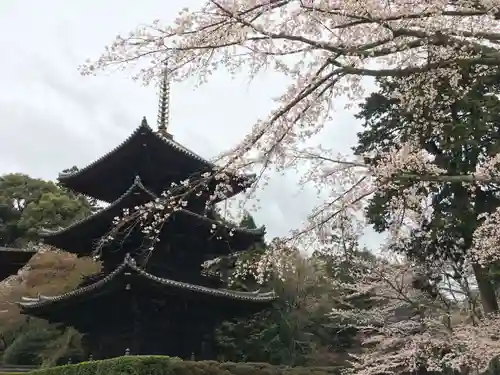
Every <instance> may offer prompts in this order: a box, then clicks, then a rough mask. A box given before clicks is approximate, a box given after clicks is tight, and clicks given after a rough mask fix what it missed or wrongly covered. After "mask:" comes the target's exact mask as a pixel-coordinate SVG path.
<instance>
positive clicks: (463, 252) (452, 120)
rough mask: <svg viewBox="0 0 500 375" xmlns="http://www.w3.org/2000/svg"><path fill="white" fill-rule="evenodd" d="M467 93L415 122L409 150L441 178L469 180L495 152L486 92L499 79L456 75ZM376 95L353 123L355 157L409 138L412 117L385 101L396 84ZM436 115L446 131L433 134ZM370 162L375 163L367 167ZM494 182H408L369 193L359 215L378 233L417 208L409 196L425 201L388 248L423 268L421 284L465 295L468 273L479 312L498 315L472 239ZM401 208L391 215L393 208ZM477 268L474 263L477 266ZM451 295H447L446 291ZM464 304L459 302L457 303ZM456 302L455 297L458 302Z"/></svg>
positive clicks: (440, 87) (439, 87)
mask: <svg viewBox="0 0 500 375" xmlns="http://www.w3.org/2000/svg"><path fill="white" fill-rule="evenodd" d="M461 79H463V80H467V81H468V82H469V84H470V85H471V86H474V87H476V89H475V91H469V92H468V93H467V94H466V95H464V96H463V97H461V98H460V99H457V100H456V101H454V102H453V103H452V104H451V105H447V106H446V107H445V108H441V107H442V104H441V102H442V100H438V101H437V102H436V103H435V104H434V105H433V106H429V108H428V110H427V112H426V113H425V116H426V117H427V118H424V117H423V118H421V119H420V121H423V122H425V124H427V125H424V124H423V125H422V126H421V128H420V132H421V133H420V134H419V137H418V144H417V143H416V141H415V145H414V147H420V151H422V152H427V153H428V155H429V157H430V158H432V161H431V162H430V163H432V164H433V165H435V166H436V167H437V168H439V169H440V170H442V171H443V173H445V174H448V175H456V174H461V173H463V174H469V173H473V172H474V171H475V170H476V169H477V168H478V166H479V164H480V162H481V161H482V160H484V159H485V158H488V157H489V156H491V155H495V154H496V153H497V152H498V151H499V150H500V137H499V134H500V125H499V124H500V121H499V120H500V117H499V115H498V113H499V110H500V100H499V99H498V98H497V97H496V96H495V95H489V94H490V93H491V92H500V75H498V74H497V75H496V76H493V77H488V78H484V77H481V76H478V75H477V74H475V73H474V72H473V71H472V70H471V69H467V70H465V71H464V72H463V77H462V78H461ZM379 83H380V90H379V91H378V92H377V93H374V94H372V95H371V96H370V97H368V99H367V100H366V102H365V103H364V104H363V106H362V111H361V112H360V114H359V116H358V117H359V118H361V119H363V120H364V127H365V130H364V131H363V132H361V133H360V134H359V139H360V141H359V145H358V147H357V148H356V152H357V153H358V154H365V155H368V154H377V155H380V154H381V153H383V152H386V151H388V150H389V149H391V148H398V147H400V146H398V144H400V142H401V140H405V139H407V138H408V137H409V134H408V131H409V130H410V129H411V126H410V125H411V122H412V121H413V116H414V114H412V113H408V112H406V110H405V108H404V106H402V105H401V102H400V100H399V99H394V98H392V97H391V93H392V92H393V91H394V90H398V89H399V83H398V82H397V81H394V80H380V81H379ZM435 90H436V92H437V93H438V95H439V97H440V98H441V97H448V96H449V95H450V84H449V82H448V81H438V82H436V85H435ZM437 110H440V111H441V112H442V113H443V114H447V116H448V124H447V126H446V127H441V128H438V129H436V128H435V127H432V125H431V124H430V121H429V120H430V119H431V118H432V116H433V113H434V112H435V111H437ZM372 162H374V163H375V162H376V160H373V161H372ZM499 187H500V185H499V184H497V183H493V182H492V183H489V184H484V183H480V182H477V183H471V184H469V186H464V185H463V184H462V183H461V182H459V181H458V182H441V183H434V184H428V185H427V186H425V187H424V186H418V183H417V182H416V181H415V180H412V179H408V180H405V181H402V182H401V183H393V185H392V188H391V189H385V190H382V191H379V192H377V193H376V194H375V195H374V197H373V199H372V200H371V201H370V204H369V206H368V209H367V217H368V219H369V221H370V222H371V223H373V224H375V228H376V229H377V230H379V231H382V230H387V229H389V228H394V227H395V226H399V224H398V223H399V222H400V220H401V214H402V213H401V210H404V209H405V207H410V209H411V206H412V205H414V204H416V203H417V202H415V201H411V198H409V195H416V194H415V192H414V189H418V196H419V197H422V196H425V197H426V198H427V203H426V204H425V207H426V213H425V214H423V215H422V217H421V218H419V219H418V220H417V221H416V222H415V223H414V224H413V228H414V230H413V232H412V234H411V235H410V236H408V238H406V239H405V240H403V241H400V242H399V243H395V244H393V245H392V247H393V250H395V251H397V252H399V253H403V254H405V255H407V256H408V257H409V258H410V259H411V260H412V261H415V262H417V263H418V264H419V265H420V267H421V268H424V270H423V271H424V272H425V275H424V276H425V277H427V279H428V283H436V282H440V281H443V282H447V283H449V282H451V283H452V284H454V285H459V286H460V288H454V290H458V289H466V293H468V294H470V290H469V289H470V288H467V285H464V283H466V281H464V278H467V276H468V275H467V272H468V271H469V270H468V267H471V262H470V260H472V269H473V272H474V276H475V279H476V281H477V284H478V288H479V291H480V295H481V300H482V302H483V306H484V310H485V311H486V312H488V313H489V312H496V311H498V304H497V302H496V296H495V292H494V290H493V287H492V285H491V282H490V280H489V279H488V275H487V273H486V272H485V270H484V269H483V268H482V267H481V266H480V264H482V265H484V263H485V262H484V257H485V256H487V253H485V252H481V253H479V254H476V250H477V247H476V246H475V245H476V244H475V243H474V242H475V241H474V232H475V231H476V230H477V229H478V227H479V226H480V225H481V223H482V221H483V220H482V219H481V217H484V215H485V214H491V213H493V212H495V210H496V209H497V208H498V207H499V206H500V196H499V194H498V191H499ZM396 201H400V202H402V204H401V205H400V206H399V207H398V208H397V209H395V202H396ZM479 263H480V264H479ZM451 293H453V292H452V291H451ZM465 297H466V298H467V296H465ZM459 298H463V296H459Z"/></svg>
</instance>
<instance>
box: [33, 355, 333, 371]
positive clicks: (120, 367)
mask: <svg viewBox="0 0 500 375" xmlns="http://www.w3.org/2000/svg"><path fill="white" fill-rule="evenodd" d="M31 374H32V375H338V374H339V372H338V371H337V370H336V369H335V368H331V367H318V368H313V367H310V368H308V367H295V368H290V367H285V366H272V365H269V364H266V363H231V362H225V363H219V362H214V361H199V362H195V361H182V360H180V359H177V358H170V357H162V356H130V357H120V358H114V359H108V360H104V361H94V362H83V363H79V364H76V365H67V366H60V367H53V368H49V369H43V370H37V371H34V372H32V373H31Z"/></svg>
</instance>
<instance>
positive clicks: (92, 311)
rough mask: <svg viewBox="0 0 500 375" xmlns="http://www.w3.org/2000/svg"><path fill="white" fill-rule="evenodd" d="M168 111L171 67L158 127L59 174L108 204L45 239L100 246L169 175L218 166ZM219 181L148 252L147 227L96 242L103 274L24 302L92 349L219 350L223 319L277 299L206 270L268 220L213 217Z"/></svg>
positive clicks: (251, 239)
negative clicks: (190, 142) (187, 141)
mask: <svg viewBox="0 0 500 375" xmlns="http://www.w3.org/2000/svg"><path fill="white" fill-rule="evenodd" d="M168 113H169V82H168V79H167V75H166V70H165V74H164V77H163V80H162V83H161V85H160V104H159V115H158V129H157V130H154V129H152V128H151V127H150V126H149V125H148V123H147V121H146V119H145V118H144V119H143V120H142V122H141V124H140V126H139V127H138V128H137V129H136V130H135V131H134V132H133V133H132V134H131V135H130V136H129V137H128V138H127V139H126V140H125V141H124V142H123V143H121V144H120V145H119V146H117V147H116V148H115V149H114V150H112V151H110V152H109V153H107V154H106V155H104V156H102V157H101V158H99V159H98V160H96V161H94V162H93V163H91V164H89V165H88V166H86V167H84V168H82V169H79V170H76V171H73V172H71V173H65V174H61V175H60V176H59V181H60V183H61V184H62V185H64V186H65V187H66V188H68V189H71V190H73V191H74V192H77V193H80V194H85V195H87V196H89V197H93V198H95V199H98V200H100V201H103V202H106V203H107V205H106V206H105V207H104V208H102V209H100V210H99V211H98V212H96V213H94V214H93V215H91V216H89V217H87V218H84V219H82V220H80V221H77V222H75V223H73V224H71V225H69V226H68V227H66V228H62V229H60V230H57V231H44V232H43V233H41V235H42V237H43V239H44V242H45V243H47V244H49V245H51V246H54V247H56V248H59V249H62V250H65V251H68V252H71V253H74V254H77V255H78V256H89V255H92V254H95V250H96V247H97V246H99V244H101V243H102V242H101V241H102V238H103V237H105V236H106V234H107V233H109V231H110V229H111V228H112V226H113V219H114V218H115V217H117V216H119V215H120V214H122V213H123V211H124V210H125V209H133V208H134V207H137V206H141V205H144V204H146V203H148V202H152V201H158V199H159V197H161V194H162V192H163V191H165V190H166V189H168V188H169V187H170V186H171V185H172V183H180V182H181V181H183V180H186V179H188V178H190V179H193V178H196V177H199V176H201V175H202V174H203V173H205V172H210V171H213V170H215V169H216V166H215V165H214V164H212V163H211V162H209V161H207V160H205V159H204V158H202V157H201V156H199V155H197V154H195V153H194V152H192V151H190V150H189V149H187V148H186V147H184V146H183V145H181V144H180V143H178V142H177V141H175V140H174V138H173V136H172V135H171V134H170V133H168V132H167V125H168V121H167V120H168V117H169V116H168ZM251 182H252V177H251V176H232V178H231V182H230V184H231V185H232V189H230V190H231V194H233V195H234V194H237V193H239V192H241V191H242V190H244V189H245V188H247V187H248V186H249V185H250V184H251ZM215 188H216V182H215V181H213V182H209V183H208V184H207V188H206V189H205V190H206V191H205V192H204V193H203V194H191V196H188V199H187V204H186V205H185V206H184V207H183V208H182V209H179V210H176V211H174V212H173V213H172V214H171V215H170V217H169V218H168V220H167V221H166V222H165V224H164V225H163V226H162V228H161V232H160V233H159V235H158V236H159V242H157V243H156V245H155V248H154V250H153V251H152V252H147V251H144V243H145V241H146V238H145V235H144V234H143V233H142V231H141V230H140V229H137V230H131V231H130V232H128V233H127V235H126V236H123V237H120V238H115V239H113V240H112V241H108V242H107V243H106V244H105V245H104V246H100V252H99V255H100V258H99V259H100V262H101V263H102V270H101V272H100V273H99V274H97V275H93V276H91V277H89V278H86V279H84V280H83V281H82V283H81V284H80V286H79V287H78V288H76V289H75V290H73V291H70V292H68V293H64V294H61V295H57V296H43V295H38V296H35V297H24V298H22V301H20V302H19V306H20V307H21V310H22V312H23V313H24V314H26V315H30V316H36V317H39V318H43V319H46V320H48V321H50V322H53V323H62V324H63V325H67V326H73V327H74V328H75V329H77V330H78V331H79V332H81V333H82V334H83V335H84V336H83V337H84V342H83V344H84V347H85V348H86V350H87V354H88V355H92V357H93V358H95V359H102V358H110V357H115V356H120V355H123V354H124V353H125V352H130V353H131V354H137V355H141V354H161V355H169V356H177V357H180V358H185V359H187V358H193V357H194V358H196V359H215V358H216V350H215V348H216V346H215V342H214V331H215V328H216V326H217V325H218V324H220V323H221V322H222V321H224V320H229V319H232V318H236V317H240V316H243V315H246V314H251V313H254V312H258V311H260V310H261V309H263V308H265V307H266V306H269V305H270V304H271V303H272V302H273V301H274V300H275V299H276V295H275V294H274V292H272V291H269V292H260V291H255V292H238V291H234V290H228V289H224V288H222V284H221V283H220V282H219V281H218V280H215V279H214V278H213V277H211V276H208V275H204V274H203V272H201V271H202V264H203V263H204V262H206V261H207V260H211V259H215V258H217V257H220V256H224V255H229V254H233V253H235V252H237V251H245V250H247V249H248V248H250V246H251V245H252V244H254V243H256V242H258V241H262V239H263V236H264V234H265V228H264V227H262V228H258V229H244V228H238V227H231V226H229V225H228V224H227V223H222V222H220V221H217V220H216V219H215V216H214V215H211V214H210V213H211V212H212V213H213V211H212V210H208V211H207V201H208V199H209V197H210V196H212V197H213V194H214V190H215ZM227 198H229V196H228V197H227ZM215 203H216V202H214V203H213V204H215ZM208 206H209V207H212V206H211V205H208ZM214 228H216V229H215V231H216V233H214Z"/></svg>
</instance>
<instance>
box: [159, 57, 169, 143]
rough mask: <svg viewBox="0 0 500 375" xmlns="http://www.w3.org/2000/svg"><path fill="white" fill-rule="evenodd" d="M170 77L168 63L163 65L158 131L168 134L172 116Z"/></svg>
mask: <svg viewBox="0 0 500 375" xmlns="http://www.w3.org/2000/svg"><path fill="white" fill-rule="evenodd" d="M169 78H170V77H169V76H168V65H167V62H165V65H164V67H163V74H162V80H161V83H160V97H159V101H158V131H159V132H160V133H162V134H163V135H168V122H169V117H170V79H169Z"/></svg>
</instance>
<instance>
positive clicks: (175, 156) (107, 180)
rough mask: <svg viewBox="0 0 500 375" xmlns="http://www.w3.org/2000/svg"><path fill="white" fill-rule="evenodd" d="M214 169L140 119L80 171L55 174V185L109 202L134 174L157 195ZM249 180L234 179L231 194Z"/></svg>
mask: <svg viewBox="0 0 500 375" xmlns="http://www.w3.org/2000/svg"><path fill="white" fill-rule="evenodd" d="M216 169H217V167H216V166H215V164H213V163H212V162H210V161H208V160H206V159H205V158H203V157H201V156H200V155H198V154H196V153H194V152H193V151H191V150H189V149H188V148H186V147H185V146H183V145H181V144H180V143H178V142H176V141H175V140H174V139H173V138H172V136H171V135H169V134H163V133H161V132H158V131H155V130H153V129H152V128H151V127H150V126H149V125H148V123H147V121H146V119H145V118H144V119H143V120H142V122H141V125H140V126H139V127H138V128H136V129H135V131H134V132H133V133H132V134H131V135H130V136H129V137H128V138H127V139H126V140H125V141H123V142H122V143H121V144H120V145H118V146H117V147H115V148H114V149H113V150H111V151H109V152H108V153H107V154H105V155H103V156H102V157H100V158H99V159H97V160H95V161H94V162H92V163H90V164H89V165H87V166H86V167H84V168H82V169H78V170H76V171H72V172H68V173H61V174H59V182H60V183H61V184H62V185H64V186H66V187H68V188H70V189H72V190H74V191H76V192H79V193H81V194H84V195H87V196H90V197H93V198H96V199H99V200H101V201H104V202H112V201H114V200H115V199H117V197H119V196H120V195H121V192H122V191H123V189H124V188H123V187H124V186H128V185H129V184H130V181H131V180H132V179H133V177H134V176H135V175H140V176H141V178H142V179H143V182H144V184H145V185H146V186H147V187H148V188H150V189H151V190H152V191H154V192H155V193H156V194H160V193H161V192H162V191H163V190H165V189H168V188H169V187H170V186H171V183H172V182H174V183H179V182H181V181H183V180H185V179H187V178H190V177H195V176H199V175H200V174H201V173H203V172H207V171H213V170H216ZM251 177H252V176H248V177H247V176H242V177H239V178H237V179H236V180H235V182H236V183H235V184H234V185H235V186H233V194H237V193H238V192H240V191H242V190H243V189H244V188H245V187H246V186H245V185H246V184H247V183H245V182H246V180H248V179H249V178H251ZM242 185H243V186H242Z"/></svg>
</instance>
